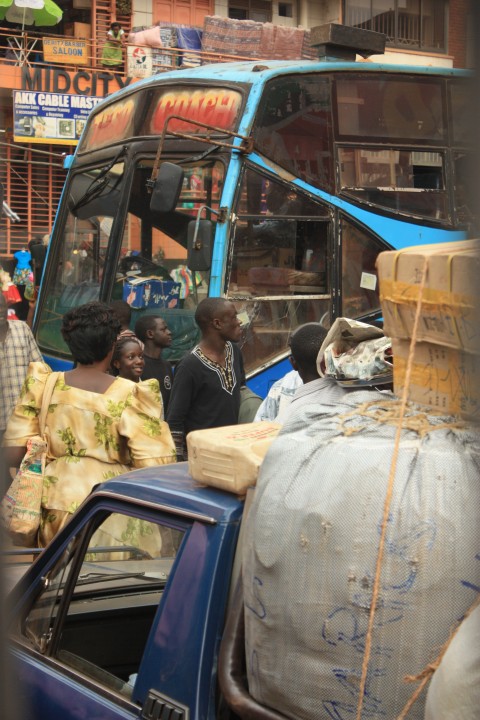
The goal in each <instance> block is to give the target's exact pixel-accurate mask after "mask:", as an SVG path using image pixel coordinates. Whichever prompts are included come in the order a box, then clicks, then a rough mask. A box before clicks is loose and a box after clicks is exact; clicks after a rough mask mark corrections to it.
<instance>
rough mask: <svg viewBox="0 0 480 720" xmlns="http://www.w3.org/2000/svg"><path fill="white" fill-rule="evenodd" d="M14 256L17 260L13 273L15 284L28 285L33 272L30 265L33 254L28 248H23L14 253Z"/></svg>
mask: <svg viewBox="0 0 480 720" xmlns="http://www.w3.org/2000/svg"><path fill="white" fill-rule="evenodd" d="M13 257H14V259H15V260H16V262H17V265H16V267H15V271H14V273H13V284H14V285H28V283H29V282H30V275H31V273H32V266H31V265H30V261H31V259H32V256H31V254H30V253H29V252H28V250H25V249H22V250H18V252H16V253H14V255H13Z"/></svg>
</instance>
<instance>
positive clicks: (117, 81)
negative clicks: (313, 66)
mask: <svg viewBox="0 0 480 720" xmlns="http://www.w3.org/2000/svg"><path fill="white" fill-rule="evenodd" d="M57 4H58V5H60V7H61V8H62V10H63V17H62V20H61V22H60V23H59V24H58V25H56V26H54V27H50V28H39V29H37V28H36V27H28V26H26V27H25V28H24V32H22V31H21V28H19V27H18V26H17V27H15V26H13V25H12V24H11V23H8V22H5V21H4V22H2V23H0V46H1V47H0V182H2V184H3V186H4V199H5V201H6V202H7V204H8V206H9V207H10V208H11V209H12V210H13V211H14V214H16V215H17V216H18V217H19V218H20V220H19V221H17V222H16V221H15V220H14V217H9V216H7V215H5V214H4V215H3V216H2V222H1V224H0V262H5V261H6V260H7V259H8V258H11V257H12V255H13V253H14V252H16V251H17V250H18V249H20V248H21V247H23V246H25V245H26V244H27V243H28V241H29V240H31V239H32V238H33V237H35V236H36V235H42V236H43V235H45V234H48V233H49V232H50V230H51V228H52V225H53V220H54V216H55V212H56V208H57V204H58V200H59V197H60V194H61V191H62V187H63V183H64V180H65V170H64V169H63V157H64V155H66V154H70V153H71V152H73V151H74V149H75V145H76V142H77V138H78V136H79V134H80V131H81V129H82V127H83V123H84V118H85V117H86V116H87V115H88V112H89V110H90V109H91V108H92V107H93V106H94V104H95V103H96V102H98V101H99V99H101V98H103V97H105V96H106V95H108V94H110V93H112V92H114V91H115V90H118V89H119V88H121V87H124V86H125V85H126V84H128V83H130V82H134V81H135V78H132V77H130V76H129V74H128V68H129V66H128V62H127V55H126V53H125V63H124V66H123V67H122V68H106V67H102V64H101V61H102V48H103V46H104V43H105V38H106V33H107V30H108V28H109V26H110V23H111V22H112V21H113V20H116V21H118V22H119V23H120V24H121V26H122V28H123V29H124V31H125V33H126V36H127V35H128V33H129V32H130V31H131V30H132V29H141V28H149V27H152V26H153V25H158V24H160V25H161V26H162V25H163V26H167V25H168V24H169V23H173V24H177V25H185V26H193V27H197V28H200V29H201V28H202V27H204V24H205V18H207V17H210V16H217V17H220V18H225V19H227V18H230V19H231V20H232V21H244V20H248V21H253V22H259V23H273V24H274V25H278V26H282V27H291V28H296V27H298V26H301V27H303V28H307V29H308V28H311V27H315V26H317V25H322V24H325V23H327V22H338V23H345V24H347V25H352V26H357V27H363V28H366V29H371V30H376V31H379V32H383V33H385V34H386V35H387V38H388V41H387V52H386V54H385V56H382V59H383V61H386V62H390V63H399V64H421V65H431V66H441V67H469V66H471V64H472V60H471V58H472V57H473V52H472V48H473V36H472V34H471V28H472V27H473V22H472V18H471V11H470V0H389V2H380V3H379V2H377V1H375V2H374V1H373V0H288V1H286V2H280V1H279V0H57ZM45 39H46V40H45ZM172 56H173V57H175V51H172ZM200 57H201V53H200ZM214 59H215V57H214V55H212V54H211V53H210V55H209V61H212V60H214ZM222 59H228V58H227V57H226V56H225V53H223V55H222ZM372 60H375V58H372ZM203 61H205V58H204V59H203ZM174 62H175V60H174ZM157 69H158V68H157ZM38 93H40V94H41V95H42V100H44V101H48V102H60V101H56V100H55V101H52V100H50V95H52V96H60V97H63V96H68V99H67V100H62V101H61V102H64V103H65V113H64V114H63V115H62V113H61V112H60V109H59V108H53V109H52V111H51V112H50V113H44V114H45V115H46V116H48V115H56V116H57V119H56V121H55V122H56V125H55V127H56V131H55V133H52V132H50V133H49V132H48V128H49V122H50V125H51V126H52V127H53V123H54V121H53V119H52V120H50V121H47V120H46V119H45V118H43V120H44V122H43V123H42V119H41V118H40V119H39V117H40V116H36V115H35V114H34V110H31V112H30V119H29V118H28V117H27V119H26V120H25V119H24V118H23V125H22V130H21V132H22V133H23V135H19V132H20V131H19V128H18V113H17V123H15V111H16V110H15V108H16V105H18V104H20V105H22V103H23V105H22V107H25V106H28V104H29V102H31V103H33V101H34V100H37V98H38V95H36V94H38ZM73 98H74V99H73ZM67 106H68V107H67ZM54 110H55V112H54ZM53 134H55V137H51V136H52V135H53ZM49 135H50V137H49Z"/></svg>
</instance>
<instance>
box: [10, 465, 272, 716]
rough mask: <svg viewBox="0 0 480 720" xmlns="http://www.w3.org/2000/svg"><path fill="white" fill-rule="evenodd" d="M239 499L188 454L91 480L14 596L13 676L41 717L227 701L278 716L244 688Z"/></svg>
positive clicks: (205, 711) (180, 708)
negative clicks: (200, 473)
mask: <svg viewBox="0 0 480 720" xmlns="http://www.w3.org/2000/svg"><path fill="white" fill-rule="evenodd" d="M243 505H244V503H243V501H241V500H239V499H238V498H237V497H236V496H235V495H232V494H228V493H226V492H223V491H220V490H215V489H212V488H205V487H201V486H200V485H198V484H197V483H195V482H194V481H193V480H192V479H191V478H190V476H189V475H188V468H187V465H186V463H179V464H177V465H172V466H168V467H162V468H161V469H159V468H150V469H148V470H137V471H134V472H131V473H129V474H127V475H125V476H122V477H119V478H117V479H115V480H110V481H109V482H107V483H104V484H102V485H99V486H97V487H96V488H95V489H94V491H93V492H92V494H91V495H90V496H89V497H88V498H87V500H86V501H85V502H84V504H83V505H82V506H81V508H79V510H78V511H77V513H76V514H75V516H74V518H73V519H72V520H71V522H70V523H69V525H68V526H67V527H66V528H64V530H63V531H62V532H61V533H60V534H59V535H58V536H57V537H56V538H55V540H54V541H53V542H52V543H51V545H50V546H49V547H48V548H47V549H46V550H45V551H44V552H43V553H42V554H41V555H40V556H39V557H38V559H37V560H36V561H35V562H34V563H33V564H32V565H31V566H30V567H29V569H28V570H27V572H26V573H25V575H24V576H23V578H21V580H20V581H19V582H18V584H17V585H16V586H15V588H14V591H13V593H12V595H11V598H10V600H11V607H10V613H11V615H10V620H9V627H10V630H11V634H12V643H11V653H12V654H13V665H14V668H15V677H16V679H17V680H18V682H19V683H20V689H21V693H22V695H24V696H25V698H26V701H27V703H28V704H29V705H30V707H31V708H32V709H33V716H34V717H35V719H36V720H71V719H72V720H73V718H79V719H80V718H82V719H83V718H85V719H88V720H94V719H98V720H120V718H122V719H127V718H128V719H131V720H133V719H134V718H142V719H144V720H200V718H202V719H205V720H208V719H210V718H212V719H213V718H224V719H226V718H232V717H237V715H236V714H233V711H232V709H231V707H232V706H233V707H235V708H236V711H235V712H236V713H237V712H238V713H239V714H240V716H245V717H247V715H248V713H250V715H248V716H249V717H259V718H260V717H264V718H275V717H280V716H279V715H277V714H276V713H274V712H272V711H269V710H267V709H263V708H262V707H261V706H257V705H256V703H255V702H254V701H253V699H252V698H251V697H250V696H249V695H248V693H247V692H246V690H245V688H244V687H243V684H242V673H243V668H242V660H243V658H242V648H243V643H242V640H241V611H240V600H239V597H237V599H235V593H231V587H232V584H233V583H234V581H235V577H236V576H238V575H239V570H238V559H237V561H236V560H235V555H236V548H237V543H238V538H239V532H240V527H241V519H242V514H243ZM237 595H238V596H240V593H238V592H237ZM227 607H228V608H230V610H229V613H228V616H229V624H228V628H227V630H226V628H225V619H226V615H227ZM235 608H237V610H235ZM222 636H223V638H224V639H223V642H222V655H223V659H222V661H221V662H220V663H219V653H220V641H221V639H222ZM239 638H240V639H239ZM220 666H221V667H220ZM219 667H220V672H219ZM219 674H222V675H223V680H222V683H221V689H219ZM227 701H228V702H227ZM242 705H244V707H245V713H247V714H245V715H243V711H242V709H241V708H242ZM251 713H253V715H252V714H251ZM255 713H256V714H255Z"/></svg>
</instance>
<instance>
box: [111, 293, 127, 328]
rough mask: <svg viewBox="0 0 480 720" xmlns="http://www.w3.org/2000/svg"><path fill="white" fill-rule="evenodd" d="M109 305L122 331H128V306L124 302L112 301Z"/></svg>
mask: <svg viewBox="0 0 480 720" xmlns="http://www.w3.org/2000/svg"><path fill="white" fill-rule="evenodd" d="M109 305H110V307H111V308H112V310H113V312H114V313H115V315H116V317H117V319H118V321H119V322H120V325H121V326H122V330H128V328H129V327H130V320H131V318H132V308H131V307H130V305H129V304H128V303H127V302H125V300H112V302H111V303H110V304H109Z"/></svg>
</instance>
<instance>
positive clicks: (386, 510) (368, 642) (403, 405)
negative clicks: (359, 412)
mask: <svg viewBox="0 0 480 720" xmlns="http://www.w3.org/2000/svg"><path fill="white" fill-rule="evenodd" d="M427 268H428V263H427V259H425V261H424V265H423V270H422V276H421V281H420V285H419V289H418V298H417V307H416V310H415V319H414V323H413V329H412V337H411V341H410V349H409V353H408V360H407V368H406V373H405V384H404V387H403V392H402V398H401V401H400V406H399V412H398V423H397V430H396V433H395V444H394V447H393V455H392V462H391V465H390V473H389V476H388V483H387V492H386V496H385V503H384V507H383V518H382V525H381V529H380V542H379V545H378V554H377V562H376V566H375V578H374V582H373V590H372V601H371V605H370V613H369V618H368V627H367V634H366V637H365V651H364V654H363V663H362V675H361V678H360V687H359V695H358V705H357V720H361V718H362V709H363V699H364V694H365V686H366V681H367V671H368V664H369V661H370V654H371V650H372V634H373V622H374V619H375V611H376V606H377V601H378V596H379V592H380V576H381V573H382V563H383V555H384V550H385V538H386V534H387V524H388V517H389V514H390V505H391V502H392V495H393V485H394V481H395V473H396V469H397V460H398V453H399V448H400V437H401V434H402V430H403V422H404V417H405V412H406V409H407V404H408V388H409V385H410V377H411V374H412V366H413V356H414V350H415V344H416V339H417V333H418V324H419V320H420V312H421V308H422V298H423V291H424V289H425V284H426V281H427Z"/></svg>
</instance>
